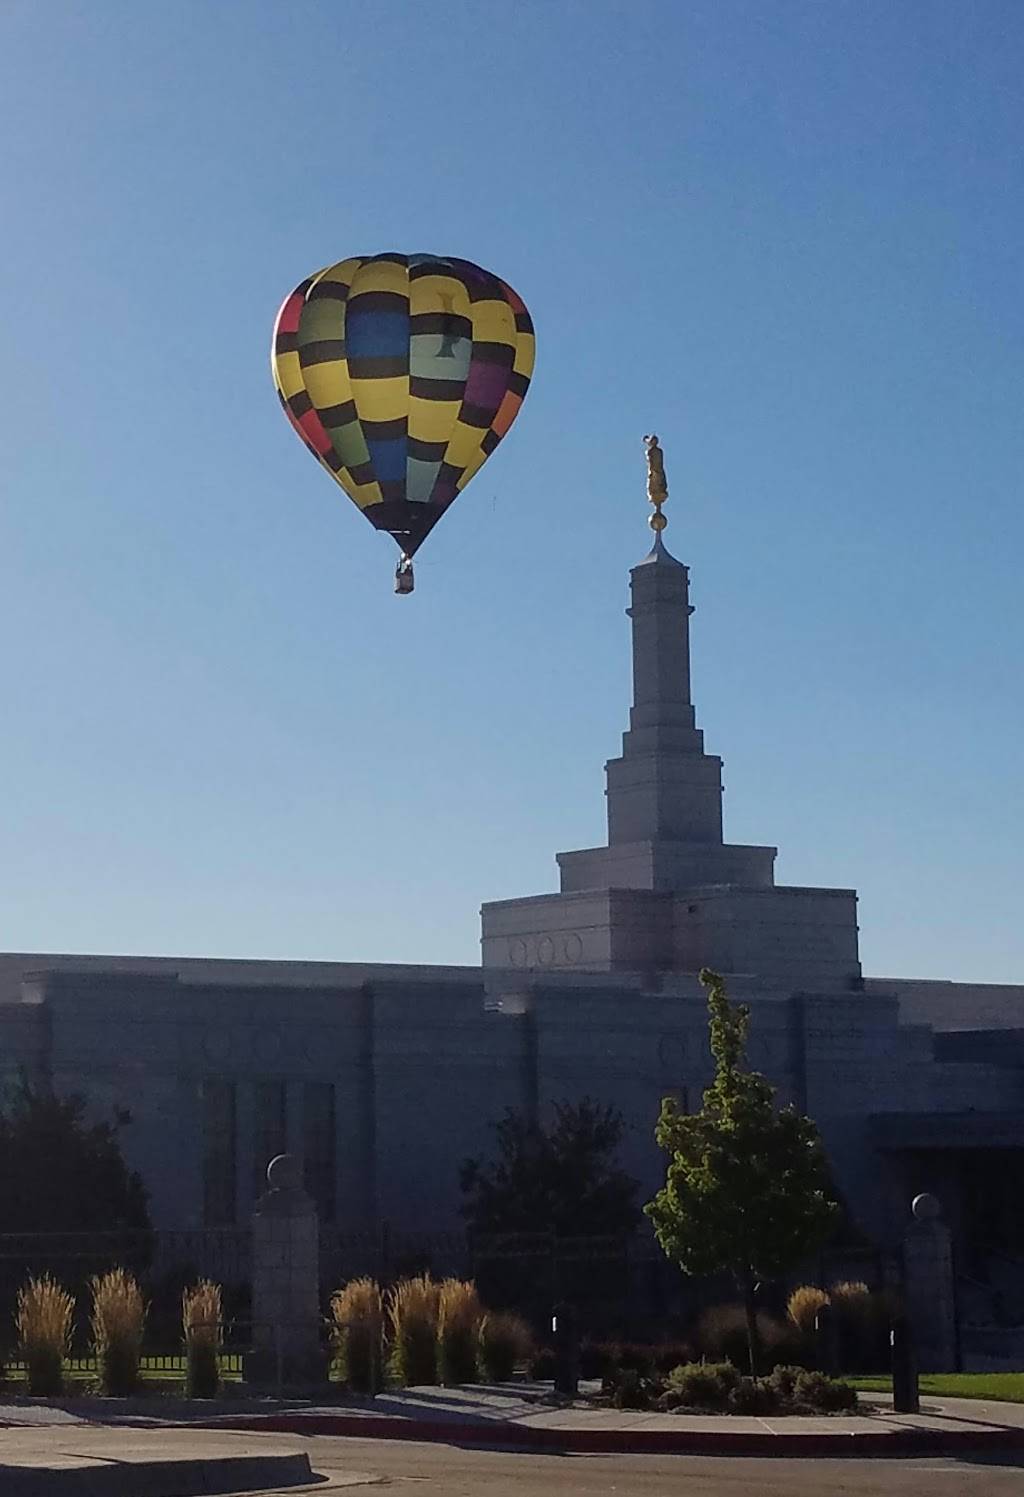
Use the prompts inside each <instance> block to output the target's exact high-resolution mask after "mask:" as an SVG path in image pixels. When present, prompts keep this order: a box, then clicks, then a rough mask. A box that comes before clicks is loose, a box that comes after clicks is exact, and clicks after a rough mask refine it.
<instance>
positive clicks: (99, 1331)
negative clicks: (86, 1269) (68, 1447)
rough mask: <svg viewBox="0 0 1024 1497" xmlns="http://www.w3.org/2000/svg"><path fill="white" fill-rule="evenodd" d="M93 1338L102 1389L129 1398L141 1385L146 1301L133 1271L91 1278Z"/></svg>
mask: <svg viewBox="0 0 1024 1497" xmlns="http://www.w3.org/2000/svg"><path fill="white" fill-rule="evenodd" d="M89 1283H90V1288H91V1289H92V1341H93V1349H94V1351H95V1354H96V1364H97V1372H98V1376H99V1386H100V1392H101V1393H104V1394H106V1395H107V1397H108V1398H126V1397H128V1396H129V1395H130V1394H132V1393H134V1392H136V1391H137V1389H138V1386H139V1364H140V1363H141V1360H142V1335H143V1331H144V1329H145V1324H146V1304H145V1301H144V1300H143V1298H142V1290H141V1289H140V1288H139V1286H138V1284H137V1283H136V1282H135V1280H134V1278H133V1277H132V1275H131V1274H130V1273H126V1272H125V1270H124V1269H123V1268H113V1269H111V1271H110V1272H109V1273H105V1274H98V1275H96V1276H95V1277H94V1278H92V1279H91V1280H90V1281H89Z"/></svg>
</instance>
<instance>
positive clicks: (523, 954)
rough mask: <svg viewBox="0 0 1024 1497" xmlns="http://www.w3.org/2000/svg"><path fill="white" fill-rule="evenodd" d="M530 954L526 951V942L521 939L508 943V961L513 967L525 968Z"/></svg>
mask: <svg viewBox="0 0 1024 1497" xmlns="http://www.w3.org/2000/svg"><path fill="white" fill-rule="evenodd" d="M529 955H530V953H529V952H528V951H527V949H526V942H525V941H524V940H522V939H517V940H515V941H509V943H508V959H509V961H510V963H511V964H512V966H513V967H525V966H526V962H527V958H528V957H529Z"/></svg>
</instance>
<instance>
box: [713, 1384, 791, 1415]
mask: <svg viewBox="0 0 1024 1497" xmlns="http://www.w3.org/2000/svg"><path fill="white" fill-rule="evenodd" d="M778 1406H779V1395H778V1393H777V1392H776V1390H775V1388H774V1387H773V1386H772V1384H771V1383H770V1382H769V1381H768V1380H767V1379H766V1378H753V1377H741V1378H738V1379H737V1381H736V1386H735V1387H734V1388H730V1390H729V1394H728V1397H727V1399H726V1407H727V1408H728V1410H729V1412H730V1413H731V1414H773V1413H774V1412H775V1410H776V1409H777V1408H778Z"/></svg>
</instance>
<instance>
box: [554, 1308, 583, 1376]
mask: <svg viewBox="0 0 1024 1497" xmlns="http://www.w3.org/2000/svg"><path fill="white" fill-rule="evenodd" d="M551 1330H552V1333H553V1335H554V1338H555V1392H556V1393H562V1394H564V1395H565V1397H567V1398H575V1397H576V1395H577V1393H578V1392H579V1388H580V1333H579V1323H578V1321H577V1319H576V1312H575V1310H574V1309H573V1307H572V1305H566V1304H561V1305H556V1306H555V1313H554V1314H553V1315H552V1317H551Z"/></svg>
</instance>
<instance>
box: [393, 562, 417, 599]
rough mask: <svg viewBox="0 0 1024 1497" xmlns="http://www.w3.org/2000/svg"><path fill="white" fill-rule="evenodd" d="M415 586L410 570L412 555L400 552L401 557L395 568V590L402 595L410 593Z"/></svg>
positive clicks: (414, 579)
mask: <svg viewBox="0 0 1024 1497" xmlns="http://www.w3.org/2000/svg"><path fill="white" fill-rule="evenodd" d="M415 586H416V578H415V576H414V574H413V570H412V557H411V556H406V554H405V552H404V551H403V552H402V559H401V561H400V562H399V563H398V565H397V567H396V568H395V592H396V593H399V594H400V595H401V596H404V595H405V594H406V593H411V592H412V590H413V588H414V587H415Z"/></svg>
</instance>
